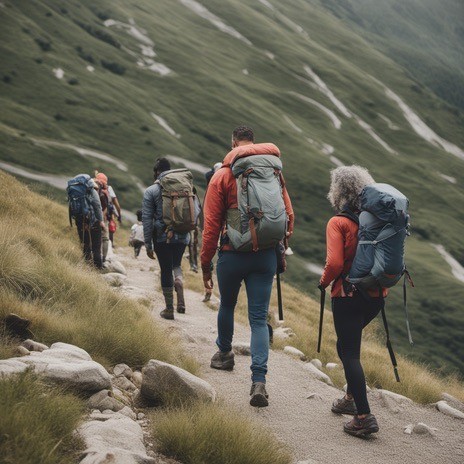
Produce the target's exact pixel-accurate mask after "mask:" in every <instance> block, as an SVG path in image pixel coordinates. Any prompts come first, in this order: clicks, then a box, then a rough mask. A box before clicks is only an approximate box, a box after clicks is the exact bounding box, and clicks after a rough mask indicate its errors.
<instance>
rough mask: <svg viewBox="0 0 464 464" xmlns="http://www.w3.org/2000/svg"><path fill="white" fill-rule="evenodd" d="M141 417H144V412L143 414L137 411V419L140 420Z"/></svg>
mask: <svg viewBox="0 0 464 464" xmlns="http://www.w3.org/2000/svg"><path fill="white" fill-rule="evenodd" d="M142 419H145V414H144V413H143V412H139V413H138V414H137V420H140V421H141V420H142Z"/></svg>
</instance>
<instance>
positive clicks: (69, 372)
mask: <svg viewBox="0 0 464 464" xmlns="http://www.w3.org/2000/svg"><path fill="white" fill-rule="evenodd" d="M7 361H8V360H7ZM9 361H15V363H13V364H11V363H9V364H7V365H6V366H8V365H9V366H10V371H11V366H14V369H15V371H16V372H21V370H25V369H26V368H27V367H28V366H30V367H32V368H33V370H34V371H35V372H36V373H37V374H41V375H43V376H44V377H46V378H47V379H49V380H51V381H55V382H58V383H63V384H65V385H67V386H69V387H73V388H76V389H77V390H79V391H99V390H103V389H105V388H109V387H110V386H111V377H110V375H109V374H108V372H106V369H105V368H104V367H103V366H102V365H101V364H98V363H96V362H95V361H92V358H91V357H90V356H89V354H88V353H87V352H86V351H84V350H82V349H81V348H79V347H77V346H74V345H68V344H67V343H54V344H53V345H52V346H51V347H50V348H49V349H47V350H45V351H42V352H36V351H33V352H31V354H30V356H23V357H21V358H11V360H9ZM17 362H20V363H23V364H24V366H25V367H24V368H21V367H20V366H19V365H18V364H17ZM0 372H2V361H0Z"/></svg>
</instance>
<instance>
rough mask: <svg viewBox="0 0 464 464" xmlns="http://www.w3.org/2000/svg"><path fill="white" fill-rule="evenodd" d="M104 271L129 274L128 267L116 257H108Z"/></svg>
mask: <svg viewBox="0 0 464 464" xmlns="http://www.w3.org/2000/svg"><path fill="white" fill-rule="evenodd" d="M103 272H105V273H106V274H110V273H117V274H124V275H127V271H126V268H125V267H124V266H123V265H122V263H121V262H119V261H117V260H115V259H111V260H108V259H107V260H106V261H105V264H104V265H103Z"/></svg>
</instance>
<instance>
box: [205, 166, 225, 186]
mask: <svg viewBox="0 0 464 464" xmlns="http://www.w3.org/2000/svg"><path fill="white" fill-rule="evenodd" d="M221 166H222V163H215V164H214V166H213V167H212V168H211V169H210V170H209V171H207V172H206V173H205V178H206V187H208V185H209V183H210V181H211V178H212V177H213V176H214V173H215V172H216V171H217V170H218V169H220V168H221Z"/></svg>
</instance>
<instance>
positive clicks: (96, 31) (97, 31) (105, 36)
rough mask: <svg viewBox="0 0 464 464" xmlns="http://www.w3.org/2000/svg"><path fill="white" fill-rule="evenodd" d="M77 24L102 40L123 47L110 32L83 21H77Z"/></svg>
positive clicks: (116, 46)
mask: <svg viewBox="0 0 464 464" xmlns="http://www.w3.org/2000/svg"><path fill="white" fill-rule="evenodd" d="M75 22H76V24H77V25H78V26H79V27H80V28H82V29H83V30H84V31H85V32H87V34H90V35H91V36H92V37H95V38H96V39H98V40H101V41H102V42H105V43H107V44H109V45H112V46H113V47H115V48H121V44H120V43H119V42H118V41H117V40H116V39H115V38H114V37H113V36H112V35H111V34H109V33H108V32H106V31H102V30H101V29H96V28H95V27H93V26H91V25H90V24H85V23H83V22H81V21H75Z"/></svg>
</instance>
